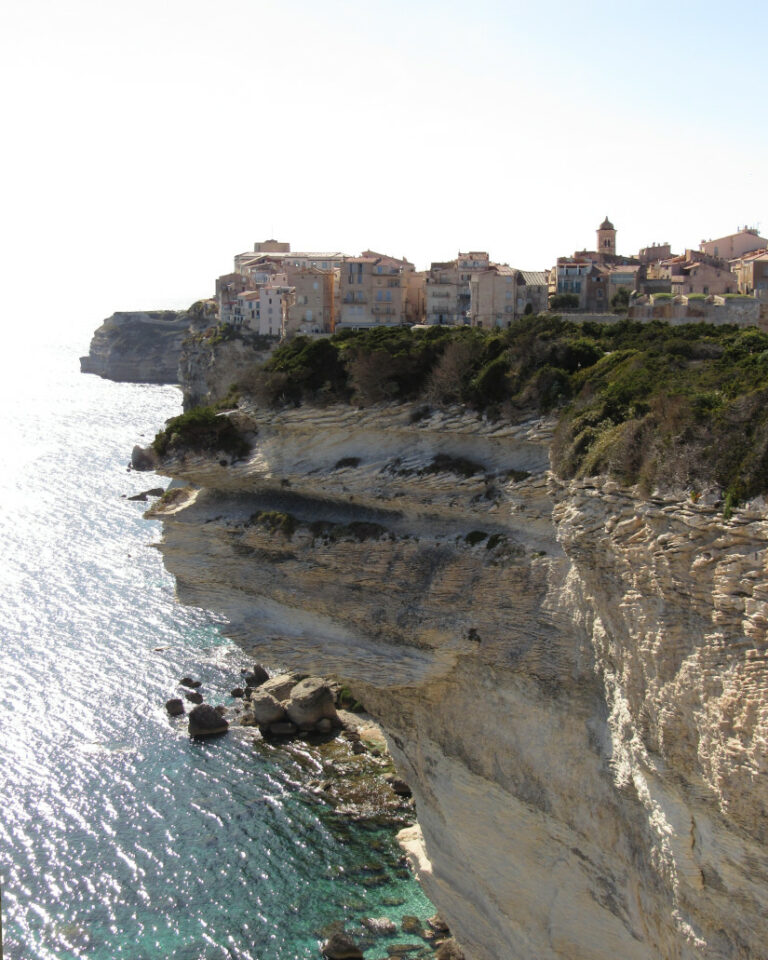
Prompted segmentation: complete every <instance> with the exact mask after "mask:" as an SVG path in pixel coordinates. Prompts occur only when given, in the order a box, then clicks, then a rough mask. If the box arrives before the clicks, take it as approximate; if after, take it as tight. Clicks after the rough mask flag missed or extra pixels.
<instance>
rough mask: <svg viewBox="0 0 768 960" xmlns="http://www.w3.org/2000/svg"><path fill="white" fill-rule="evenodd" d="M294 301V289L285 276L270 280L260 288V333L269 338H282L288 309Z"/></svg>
mask: <svg viewBox="0 0 768 960" xmlns="http://www.w3.org/2000/svg"><path fill="white" fill-rule="evenodd" d="M292 300H293V288H292V287H289V286H288V283H287V280H286V277H285V275H283V276H281V277H278V278H276V279H275V280H270V282H269V283H265V284H263V285H262V286H261V287H260V288H259V307H258V320H259V327H258V332H259V333H260V334H262V335H264V336H268V337H282V336H283V335H284V330H285V322H286V319H287V317H288V309H289V307H290V305H291V303H292Z"/></svg>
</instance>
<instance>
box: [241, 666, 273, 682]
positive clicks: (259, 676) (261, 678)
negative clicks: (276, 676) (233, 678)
mask: <svg viewBox="0 0 768 960" xmlns="http://www.w3.org/2000/svg"><path fill="white" fill-rule="evenodd" d="M267 680H269V674H268V673H267V671H266V670H265V669H264V667H262V665H261V664H260V663H255V664H254V665H253V670H251V672H250V673H246V675H245V684H246V686H248V687H260V686H261V684H262V683H266V681H267Z"/></svg>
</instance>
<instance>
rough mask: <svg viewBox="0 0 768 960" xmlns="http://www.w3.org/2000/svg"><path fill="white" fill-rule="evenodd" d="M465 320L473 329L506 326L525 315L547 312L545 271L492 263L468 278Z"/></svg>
mask: <svg viewBox="0 0 768 960" xmlns="http://www.w3.org/2000/svg"><path fill="white" fill-rule="evenodd" d="M469 288H470V309H469V319H470V322H471V324H472V326H473V327H483V328H485V329H493V328H494V327H508V326H509V325H510V324H511V323H512V321H513V320H515V319H517V318H518V317H521V316H523V315H525V314H526V313H543V312H544V311H546V309H547V295H548V280H547V273H546V271H543V270H541V271H537V270H518V269H516V268H515V267H509V266H507V265H506V264H499V263H492V264H490V265H489V266H488V267H487V268H486V269H484V270H479V271H477V272H475V273H473V274H472V275H471V278H470V281H469Z"/></svg>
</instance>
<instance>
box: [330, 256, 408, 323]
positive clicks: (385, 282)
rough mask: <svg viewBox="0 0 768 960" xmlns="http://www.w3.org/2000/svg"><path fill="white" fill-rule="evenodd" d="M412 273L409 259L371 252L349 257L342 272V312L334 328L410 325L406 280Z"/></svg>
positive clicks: (340, 287) (340, 286)
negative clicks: (408, 323)
mask: <svg viewBox="0 0 768 960" xmlns="http://www.w3.org/2000/svg"><path fill="white" fill-rule="evenodd" d="M413 273H415V269H414V266H413V264H412V263H410V262H409V261H408V260H405V259H398V258H397V257H390V256H387V255H386V254H382V253H376V252H375V251H373V250H366V251H365V252H364V253H362V254H361V255H360V256H359V257H348V258H347V259H346V260H345V262H344V266H343V268H342V269H341V278H340V284H339V289H340V296H341V310H340V315H339V322H338V323H337V324H336V328H337V329H339V328H341V329H345V328H346V329H350V328H352V329H354V328H364V327H375V326H396V325H398V324H401V323H407V322H409V319H408V318H409V309H408V292H409V284H408V277H409V275H410V274H413ZM411 312H412V311H411Z"/></svg>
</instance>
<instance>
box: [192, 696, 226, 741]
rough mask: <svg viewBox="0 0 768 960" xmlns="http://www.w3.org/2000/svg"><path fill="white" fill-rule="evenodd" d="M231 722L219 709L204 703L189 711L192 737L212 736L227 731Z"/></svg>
mask: <svg viewBox="0 0 768 960" xmlns="http://www.w3.org/2000/svg"><path fill="white" fill-rule="evenodd" d="M228 729H229V724H228V723H227V721H226V720H225V719H224V717H222V716H221V714H220V713H219V711H218V710H217V709H216V708H215V707H212V706H210V704H207V703H203V704H200V705H199V706H197V707H195V708H194V710H190V712H189V735H190V736H191V737H210V736H214V735H215V734H218V733H226V731H227V730H228Z"/></svg>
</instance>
